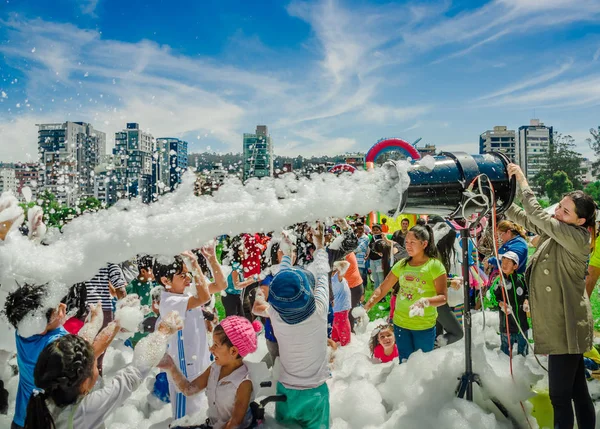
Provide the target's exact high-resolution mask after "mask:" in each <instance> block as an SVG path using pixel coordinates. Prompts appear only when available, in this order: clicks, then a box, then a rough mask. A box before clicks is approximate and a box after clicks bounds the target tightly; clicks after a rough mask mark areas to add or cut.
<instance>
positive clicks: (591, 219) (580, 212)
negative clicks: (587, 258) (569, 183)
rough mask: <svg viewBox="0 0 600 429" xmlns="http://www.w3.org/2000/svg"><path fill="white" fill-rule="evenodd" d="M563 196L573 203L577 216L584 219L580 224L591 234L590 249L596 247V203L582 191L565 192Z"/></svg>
mask: <svg viewBox="0 0 600 429" xmlns="http://www.w3.org/2000/svg"><path fill="white" fill-rule="evenodd" d="M565 197H569V198H570V199H571V200H573V204H575V214H576V215H577V216H578V217H579V218H583V219H585V223H584V224H583V225H582V226H583V227H585V228H587V229H588V231H590V234H591V235H592V241H591V246H592V251H593V250H595V248H596V211H597V210H598V205H597V204H596V202H595V201H594V199H593V198H592V197H590V196H589V195H588V194H586V193H585V192H583V191H572V192H569V193H568V194H565Z"/></svg>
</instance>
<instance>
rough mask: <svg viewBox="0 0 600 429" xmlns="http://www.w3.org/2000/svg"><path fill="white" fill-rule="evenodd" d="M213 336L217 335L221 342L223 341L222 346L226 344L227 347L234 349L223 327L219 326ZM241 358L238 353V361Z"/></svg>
mask: <svg viewBox="0 0 600 429" xmlns="http://www.w3.org/2000/svg"><path fill="white" fill-rule="evenodd" d="M213 335H217V336H218V337H219V341H221V344H225V345H226V346H227V347H233V343H232V342H231V340H230V339H229V337H228V336H227V334H226V333H225V329H223V327H222V326H221V324H218V325H217V326H216V327H215V329H214V331H213ZM241 358H242V357H241V356H240V354H239V353H238V355H237V356H236V359H241Z"/></svg>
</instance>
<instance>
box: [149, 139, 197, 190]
mask: <svg viewBox="0 0 600 429" xmlns="http://www.w3.org/2000/svg"><path fill="white" fill-rule="evenodd" d="M154 159H155V161H156V164H155V166H154V171H153V177H154V183H155V185H156V189H155V193H156V194H157V195H160V194H162V193H165V192H171V191H173V190H175V188H177V186H179V184H180V183H181V177H182V176H183V174H184V173H185V172H186V171H187V168H188V143H187V142H186V141H183V140H179V139H177V138H174V137H160V138H158V139H156V153H155V155H154ZM161 184H162V185H161Z"/></svg>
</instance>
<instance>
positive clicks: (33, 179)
mask: <svg viewBox="0 0 600 429" xmlns="http://www.w3.org/2000/svg"><path fill="white" fill-rule="evenodd" d="M15 177H16V179H17V193H20V192H21V190H22V189H23V188H24V187H25V186H28V187H29V188H30V189H31V195H32V196H33V198H35V197H36V196H37V195H38V193H39V190H40V164H38V163H36V162H26V163H17V164H15Z"/></svg>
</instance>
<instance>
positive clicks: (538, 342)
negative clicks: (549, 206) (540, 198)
mask: <svg viewBox="0 0 600 429" xmlns="http://www.w3.org/2000/svg"><path fill="white" fill-rule="evenodd" d="M508 173H509V175H510V176H511V177H512V176H514V177H515V178H516V180H517V183H518V184H519V188H520V191H519V195H520V199H521V202H522V203H523V209H521V208H519V207H518V206H516V205H515V204H513V205H512V206H511V207H510V208H509V209H508V211H507V212H506V216H507V217H508V218H509V219H511V220H512V221H514V222H516V223H518V224H520V225H523V226H524V227H525V229H527V230H529V231H531V232H534V233H536V234H538V235H539V237H540V240H539V244H538V246H537V250H536V252H535V254H534V255H533V256H532V257H531V258H530V262H529V266H528V267H527V271H526V278H527V284H528V285H529V302H530V308H531V321H532V325H533V338H534V342H535V353H537V354H547V355H548V381H549V388H550V400H551V401H552V407H553V408H554V428H555V429H567V428H568V429H571V428H573V424H574V416H573V403H574V405H575V414H576V416H577V424H578V426H579V427H580V428H594V427H596V423H595V420H596V415H595V411H594V404H593V403H592V400H591V398H590V395H589V392H588V388H587V383H586V379H585V368H584V364H583V353H585V352H587V351H588V350H590V349H591V348H592V340H593V319H592V313H591V308H590V302H589V300H588V296H587V293H586V291H585V276H586V270H587V263H588V259H589V254H590V243H591V238H590V230H591V231H592V233H593V229H594V226H595V218H596V204H595V203H594V200H593V199H592V198H591V197H590V196H589V195H587V194H585V193H583V192H582V191H574V192H570V193H568V194H566V195H565V196H564V197H563V199H562V200H561V201H560V203H559V204H558V207H557V208H556V211H555V213H554V215H553V216H552V215H550V214H548V213H546V212H545V211H544V210H543V209H542V207H541V206H540V205H539V203H538V202H537V199H536V197H535V195H534V193H533V191H532V190H531V188H530V187H529V185H528V183H527V179H526V178H525V176H524V175H523V172H522V171H521V168H520V167H519V166H518V165H515V164H510V165H509V166H508Z"/></svg>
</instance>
